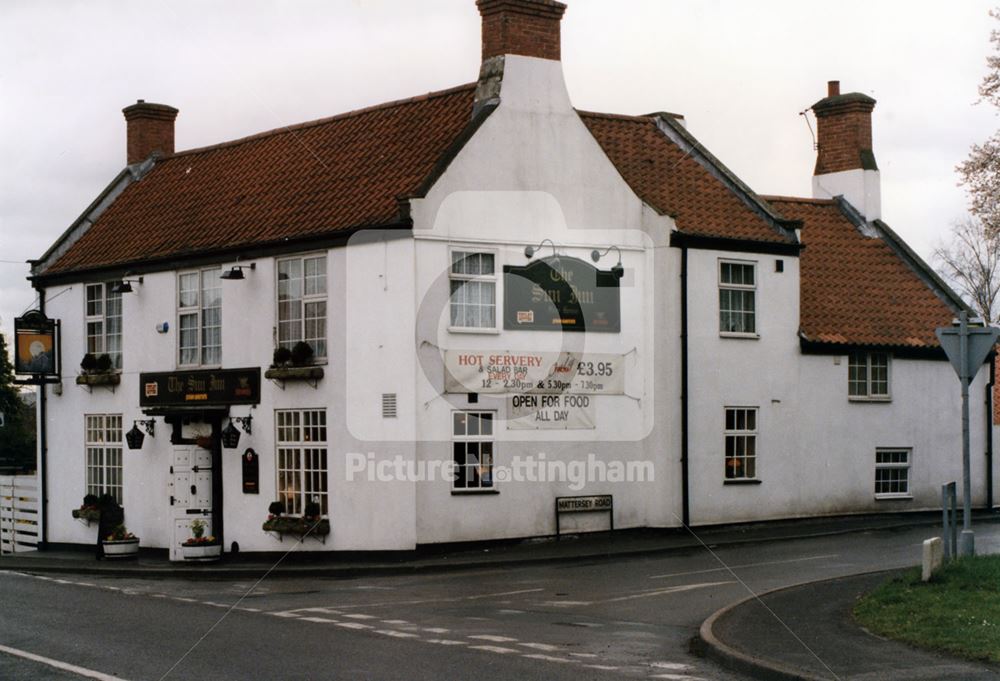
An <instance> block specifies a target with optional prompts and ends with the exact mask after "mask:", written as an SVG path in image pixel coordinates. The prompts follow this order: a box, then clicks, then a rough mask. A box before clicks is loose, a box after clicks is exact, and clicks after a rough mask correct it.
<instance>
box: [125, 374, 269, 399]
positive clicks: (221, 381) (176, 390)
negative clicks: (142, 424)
mask: <svg viewBox="0 0 1000 681" xmlns="http://www.w3.org/2000/svg"><path fill="white" fill-rule="evenodd" d="M259 403H260V367H253V368H250V369H214V370H213V369H207V370H199V371H166V372H160V373H149V374H139V406H141V407H144V408H145V407H214V406H223V405H230V404H259Z"/></svg>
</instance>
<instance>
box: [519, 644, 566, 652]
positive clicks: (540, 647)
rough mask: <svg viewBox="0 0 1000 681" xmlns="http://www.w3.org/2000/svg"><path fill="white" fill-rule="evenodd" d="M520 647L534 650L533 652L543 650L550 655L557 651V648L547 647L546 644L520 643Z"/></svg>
mask: <svg viewBox="0 0 1000 681" xmlns="http://www.w3.org/2000/svg"><path fill="white" fill-rule="evenodd" d="M520 645H522V646H524V647H525V648H534V649H535V650H544V651H547V652H550V653H552V652H555V651H557V650H559V646H553V645H549V644H548V643H521V644H520Z"/></svg>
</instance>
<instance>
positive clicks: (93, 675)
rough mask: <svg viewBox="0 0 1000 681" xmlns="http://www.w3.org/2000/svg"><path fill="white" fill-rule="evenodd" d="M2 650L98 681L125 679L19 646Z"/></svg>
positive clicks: (2, 647) (121, 680) (2, 648)
mask: <svg viewBox="0 0 1000 681" xmlns="http://www.w3.org/2000/svg"><path fill="white" fill-rule="evenodd" d="M0 652H4V653H7V654H8V655H15V656H17V657H21V658H24V659H25V660H31V661H32V662H39V663H41V664H44V665H48V666H49V667H53V668H55V669H61V670H63V671H67V672H72V673H73V674H76V675H77V676H83V677H86V678H88V679H97V681H125V680H124V679H122V678H121V677H120V676H112V675H111V674H104V673H102V672H95V671H94V670H93V669H85V668H84V667H77V666H76V665H75V664H69V663H68V662H60V661H59V660H53V659H52V658H49V657H42V656H41V655H35V654H34V653H29V652H27V651H24V650H18V649H17V648H8V647H7V646H0Z"/></svg>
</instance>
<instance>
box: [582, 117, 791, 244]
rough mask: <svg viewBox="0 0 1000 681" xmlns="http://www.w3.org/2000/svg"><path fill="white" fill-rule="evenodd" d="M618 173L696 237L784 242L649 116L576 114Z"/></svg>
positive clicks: (765, 221)
mask: <svg viewBox="0 0 1000 681" xmlns="http://www.w3.org/2000/svg"><path fill="white" fill-rule="evenodd" d="M580 117H581V118H582V119H583V122H584V123H585V124H586V125H587V127H588V128H589V129H590V132H591V134H593V136H594V138H595V139H596V140H597V143H598V144H600V145H601V148H602V149H603V150H604V153H605V154H607V155H608V158H610V159H611V162H612V163H614V164H615V167H616V168H618V172H620V173H621V175H622V177H623V178H624V179H625V181H626V182H627V183H628V184H629V186H630V187H631V188H632V190H633V191H634V192H635V193H636V194H638V195H639V197H640V198H641V199H642V200H643V201H645V202H646V203H648V204H649V205H651V206H653V207H654V208H656V209H657V210H659V211H660V212H661V213H665V214H667V215H670V216H671V217H673V218H674V222H676V223H677V228H678V230H680V231H681V232H683V233H685V234H691V235H695V236H709V237H721V238H729V239H749V240H753V241H767V242H783V243H787V242H790V241H791V240H790V239H789V237H788V235H786V234H783V233H782V232H781V231H779V230H778V229H776V228H775V227H773V226H772V225H771V224H769V223H768V221H767V220H765V219H764V218H763V217H762V216H761V215H760V214H759V213H757V212H755V211H754V210H753V209H751V208H750V206H748V205H747V204H746V203H745V202H744V201H743V200H742V199H740V197H739V196H737V194H736V193H734V192H733V191H732V189H731V188H730V187H728V186H726V184H724V183H723V182H722V181H721V180H720V179H719V178H717V177H716V176H715V175H713V174H712V173H711V172H709V171H708V169H706V168H705V167H704V166H703V165H702V164H701V163H699V162H698V161H697V160H696V159H695V158H694V156H693V154H690V153H687V152H686V151H684V150H682V149H681V148H680V147H679V146H678V145H677V144H675V143H674V142H673V141H672V140H670V139H669V138H668V137H667V136H666V135H665V134H664V133H663V132H662V131H661V130H659V128H658V127H657V124H656V119H655V118H654V117H651V116H640V117H637V116H613V115H608V114H598V113H590V112H583V111H581V112H580Z"/></svg>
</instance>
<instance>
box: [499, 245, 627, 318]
mask: <svg viewBox="0 0 1000 681" xmlns="http://www.w3.org/2000/svg"><path fill="white" fill-rule="evenodd" d="M503 281H504V306H503V328H505V329H511V330H515V329H516V330H527V331H554V330H559V331H592V332H600V333H617V332H619V331H621V289H620V287H619V277H618V274H616V273H615V272H613V271H602V270H599V269H597V268H596V267H594V266H593V265H591V264H590V263H588V262H584V261H583V260H580V259H579V258H570V257H566V256H552V257H549V258H543V259H541V260H536V261H534V262H532V263H529V264H528V265H526V266H524V267H518V266H514V265H506V266H504V268H503Z"/></svg>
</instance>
